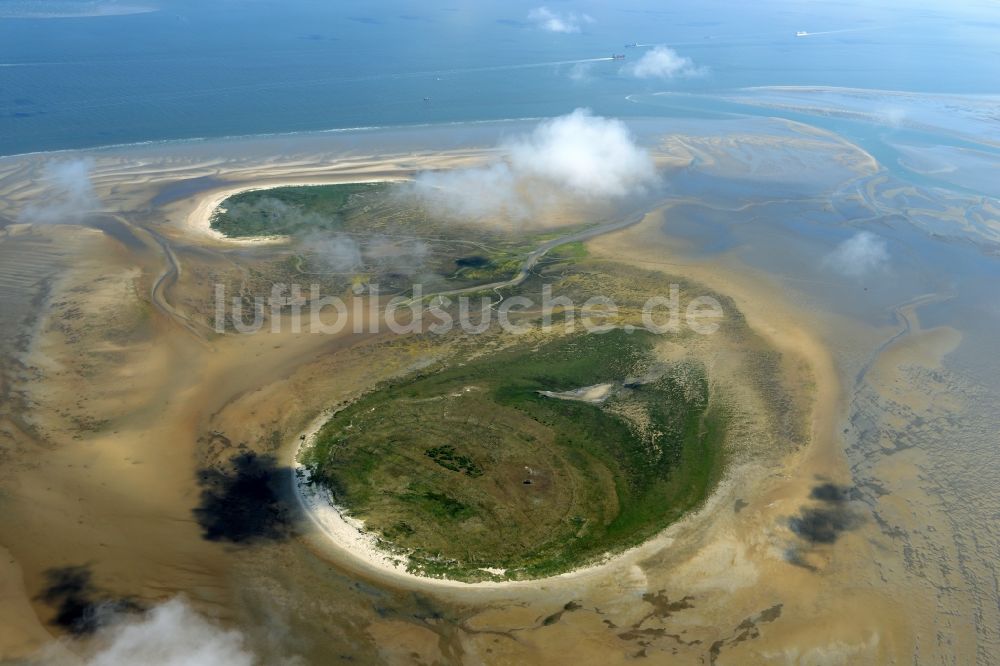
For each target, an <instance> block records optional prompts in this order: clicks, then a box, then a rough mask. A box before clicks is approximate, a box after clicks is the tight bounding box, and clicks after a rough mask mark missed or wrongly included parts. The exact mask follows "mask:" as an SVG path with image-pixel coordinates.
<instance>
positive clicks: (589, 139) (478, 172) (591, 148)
mask: <svg viewBox="0 0 1000 666" xmlns="http://www.w3.org/2000/svg"><path fill="white" fill-rule="evenodd" d="M500 149H501V151H502V152H503V154H504V159H503V161H498V162H495V163H493V164H490V165H487V166H484V167H479V168H471V169H457V170H453V171H437V172H426V173H423V174H420V175H418V176H417V178H416V180H415V182H414V188H413V191H414V192H415V193H416V194H417V195H418V196H420V197H421V198H422V199H423V200H424V201H425V202H426V203H428V204H430V205H432V206H434V207H436V208H437V209H438V211H439V212H442V213H445V214H449V215H452V216H456V217H461V218H469V217H473V218H478V217H483V216H487V215H502V216H505V217H508V218H511V219H516V220H521V219H525V218H526V217H528V216H530V215H533V214H537V213H538V211H539V210H540V209H542V208H543V207H545V206H546V205H547V204H548V203H550V202H551V201H552V200H553V198H559V197H565V196H567V195H568V196H572V197H574V198H575V199H582V200H586V201H596V200H605V199H612V198H617V197H622V196H625V195H627V194H630V193H633V192H637V191H641V190H642V189H644V188H645V187H646V186H648V185H651V184H653V183H654V182H655V181H656V170H655V167H654V165H653V160H652V158H651V157H650V155H649V153H648V152H647V151H646V150H644V149H642V148H640V147H639V146H637V145H636V143H635V141H634V139H633V138H632V135H631V133H630V132H629V130H628V128H627V127H626V126H625V124H624V123H622V122H621V121H619V120H615V119H609V118H603V117H601V116H595V115H593V114H592V113H591V112H590V111H589V110H587V109H577V110H575V111H573V112H572V113H570V114H568V115H565V116H560V117H558V118H553V119H551V120H545V121H542V122H541V123H539V124H538V125H537V126H536V127H535V129H534V130H533V131H532V132H531V133H529V134H525V135H522V136H519V137H515V138H513V139H510V140H507V141H505V142H503V143H501V145H500Z"/></svg>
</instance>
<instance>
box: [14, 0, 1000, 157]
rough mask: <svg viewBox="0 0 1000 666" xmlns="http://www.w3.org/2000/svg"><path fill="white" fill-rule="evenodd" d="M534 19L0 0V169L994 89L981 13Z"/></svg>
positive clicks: (906, 9)
mask: <svg viewBox="0 0 1000 666" xmlns="http://www.w3.org/2000/svg"><path fill="white" fill-rule="evenodd" d="M540 4H541V3H540V2H539V1H538V0H534V1H532V2H522V1H519V0H514V1H506V2H497V1H487V2H478V1H477V2H470V1H468V0H463V1H458V0H431V1H429V2H421V3H415V2H400V1H398V0H397V1H389V2H379V3H371V2H356V1H350V2H329V1H326V0H285V1H282V2H278V1H276V0H216V1H212V2H195V1H193V0H149V1H148V2H147V1H146V0H129V1H128V2H125V0H0V155H9V154H15V153H24V152H33V151H46V150H56V149H66V148H81V147H91V146H99V145H107V144H117V143H132V142H142V141H156V140H164V139H184V138H195V137H217V136H231V135H241V134H260V133H269V132H292V131H306V130H319V129H331V128H348V127H369V126H385V125H406V124H421V123H438V122H456V121H476V120H490V119H502V118H530V117H538V116H552V115H557V114H561V113H565V112H567V111H569V110H571V109H573V108H575V107H578V106H588V107H591V108H592V109H594V110H595V111H596V112H598V113H602V114H610V115H617V116H629V115H633V116H635V115H650V114H651V113H653V114H656V113H662V114H664V115H670V114H671V113H677V112H678V111H677V110H676V109H671V108H670V107H669V106H666V105H661V106H659V107H656V106H650V105H637V104H634V103H631V102H629V101H628V100H627V99H626V97H627V96H628V95H630V94H644V93H651V92H657V91H665V90H670V91H696V92H710V91H722V90H729V89H733V88H739V87H744V86H763V85H826V86H848V87H860V88H877V89H894V90H911V91H921V92H955V93H996V92H998V90H997V82H998V81H1000V57H998V56H1000V40H998V39H997V35H998V34H1000V5H998V4H997V3H993V2H960V3H943V2H941V3H914V2H891V3H890V2H886V3H873V2H867V1H856V0H853V1H852V0H848V1H847V2H833V1H821V2H810V3H803V2H797V1H792V0H785V1H771V0H769V1H765V2H763V3H745V2H739V1H735V0H726V1H720V0H711V1H708V2H698V3H666V2H662V1H652V0H638V1H626V2H621V3H614V4H612V3H600V2H574V3H567V2H553V3H550V10H551V11H552V12H554V13H555V14H557V15H559V16H561V17H562V18H563V19H565V21H567V22H568V23H569V24H571V27H576V28H577V31H575V32H551V31H548V30H546V29H544V26H543V25H542V24H541V23H539V22H537V21H532V20H530V19H529V12H531V10H532V9H534V8H536V7H538V6H539V5H540ZM81 14H88V15H86V16H81ZM800 30H802V31H809V32H810V33H813V34H811V35H810V36H808V37H807V38H798V37H796V35H795V33H796V32H797V31H800ZM632 43H638V44H640V45H653V44H664V45H667V46H669V47H671V48H673V49H674V50H675V51H676V52H677V53H678V54H679V55H680V56H682V57H687V58H690V59H691V61H692V62H693V66H694V67H696V68H698V69H699V71H700V75H698V76H694V77H680V78H673V79H639V78H635V77H633V76H629V75H628V74H627V67H628V65H629V63H630V62H631V61H634V60H635V59H636V58H638V57H639V56H640V55H641V54H642V53H643V52H644V50H645V49H646V48H648V47H647V46H639V47H633V48H625V45H626V44H632ZM613 53H619V54H625V55H626V56H627V59H626V60H625V61H620V60H610V59H609V56H610V55H611V54H613Z"/></svg>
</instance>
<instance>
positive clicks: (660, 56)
mask: <svg viewBox="0 0 1000 666" xmlns="http://www.w3.org/2000/svg"><path fill="white" fill-rule="evenodd" d="M624 71H625V73H626V74H628V75H630V76H634V77H635V78H637V79H675V78H690V77H692V76H701V75H703V74H704V73H705V68H704V67H696V66H695V64H694V62H693V61H692V60H691V58H688V57H685V56H682V55H680V54H678V53H677V51H674V50H673V49H671V48H667V47H666V46H657V47H654V48H652V49H650V50H648V51H646V52H645V53H644V54H643V55H642V57H641V58H639V59H638V60H636V61H635V62H633V63H630V64H629V65H627V66H626V67H625V69H624Z"/></svg>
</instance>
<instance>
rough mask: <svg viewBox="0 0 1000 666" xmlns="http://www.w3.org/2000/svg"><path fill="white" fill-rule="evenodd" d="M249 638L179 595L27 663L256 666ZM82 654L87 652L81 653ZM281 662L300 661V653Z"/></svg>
mask: <svg viewBox="0 0 1000 666" xmlns="http://www.w3.org/2000/svg"><path fill="white" fill-rule="evenodd" d="M246 643H247V640H246V636H245V635H244V634H243V633H242V632H240V631H236V630H233V629H224V628H223V627H220V626H218V625H217V624H215V623H214V622H212V621H210V620H208V619H207V618H205V617H204V616H202V615H200V614H199V613H197V612H196V611H195V610H194V609H192V608H191V607H190V606H189V605H188V604H187V603H186V602H185V601H184V600H183V599H181V598H174V599H171V600H170V601H167V602H165V603H162V604H160V605H159V606H156V607H154V608H153V609H152V610H150V611H149V612H146V613H143V614H141V615H128V616H119V617H117V618H116V617H113V616H111V617H109V618H108V624H106V625H105V626H103V627H102V628H101V629H100V630H99V631H98V633H97V634H96V635H95V636H94V637H93V639H90V640H88V641H86V642H80V643H77V642H76V641H73V640H71V639H66V638H64V639H62V640H59V641H52V642H51V643H49V644H47V645H46V646H45V647H43V648H42V649H41V651H39V653H38V654H36V655H35V656H34V657H32V658H31V659H29V661H28V662H27V663H32V664H39V665H40V664H45V665H46V666H137V665H138V664H150V665H155V666H256V665H257V664H260V663H261V661H260V660H259V659H258V658H257V657H256V656H255V655H254V653H253V652H251V651H250V650H249V648H248V647H247V645H246ZM81 653H82V654H81ZM279 661H280V662H281V663H284V664H288V665H293V664H298V663H300V659H299V658H298V657H296V656H292V657H289V658H283V659H280V660H279Z"/></svg>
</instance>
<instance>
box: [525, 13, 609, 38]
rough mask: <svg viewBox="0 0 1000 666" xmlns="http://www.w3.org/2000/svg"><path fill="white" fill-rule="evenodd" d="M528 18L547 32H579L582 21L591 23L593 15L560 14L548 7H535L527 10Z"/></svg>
mask: <svg viewBox="0 0 1000 666" xmlns="http://www.w3.org/2000/svg"><path fill="white" fill-rule="evenodd" d="M528 20H529V21H531V22H532V23H534V24H535V25H537V26H538V27H539V28H541V29H542V30H548V31H549V32H564V33H566V32H580V28H581V26H582V25H583V24H584V23H593V22H594V19H593V17H591V16H589V15H587V14H574V13H573V12H566V13H564V14H560V13H557V12H554V11H552V10H551V9H549V8H548V7H536V8H535V9H532V10H531V11H530V12H528Z"/></svg>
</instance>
